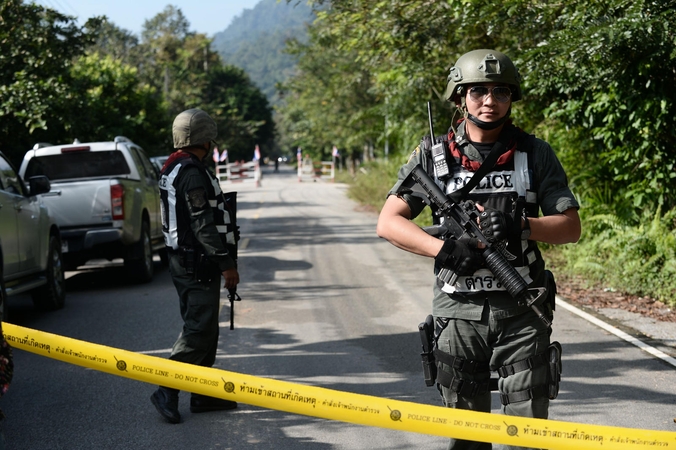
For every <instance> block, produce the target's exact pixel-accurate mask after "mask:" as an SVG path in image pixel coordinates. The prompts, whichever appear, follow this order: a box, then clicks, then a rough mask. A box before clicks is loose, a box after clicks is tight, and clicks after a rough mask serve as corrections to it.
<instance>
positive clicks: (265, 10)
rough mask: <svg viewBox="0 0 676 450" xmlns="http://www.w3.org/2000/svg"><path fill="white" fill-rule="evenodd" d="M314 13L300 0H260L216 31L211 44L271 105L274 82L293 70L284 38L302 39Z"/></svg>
mask: <svg viewBox="0 0 676 450" xmlns="http://www.w3.org/2000/svg"><path fill="white" fill-rule="evenodd" d="M314 17H315V14H314V12H313V10H312V8H311V7H310V6H308V5H307V4H306V3H304V2H302V1H300V0H298V1H292V2H290V3H287V2H286V1H284V0H282V1H281V2H278V1H277V0H261V1H260V2H258V3H257V4H256V5H255V6H254V7H253V8H252V9H245V10H244V11H243V12H242V14H241V15H239V16H235V18H234V19H233V20H232V22H231V23H230V25H229V26H228V27H227V28H226V29H225V30H223V31H221V32H218V33H216V34H215V35H214V37H213V41H212V43H211V48H212V50H213V51H215V52H217V53H218V54H219V55H220V56H221V58H222V59H223V62H224V63H225V64H230V65H234V66H237V67H240V68H241V69H243V70H244V71H245V72H246V73H247V74H248V75H249V78H250V79H251V81H252V82H253V83H254V84H255V85H256V86H257V87H258V88H259V89H260V90H261V91H262V92H263V93H264V94H265V96H266V97H267V98H268V100H269V101H270V103H271V104H272V105H275V104H276V103H278V102H279V98H278V95H277V91H276V88H275V85H276V84H277V83H279V82H283V81H285V80H286V79H287V78H288V77H289V76H291V75H292V74H293V73H294V72H295V66H296V59H295V57H294V56H292V55H289V54H287V53H284V48H285V43H286V40H287V39H290V38H295V39H298V40H300V41H301V42H304V41H305V40H306V38H307V32H306V27H307V25H308V24H309V23H312V21H313V20H314Z"/></svg>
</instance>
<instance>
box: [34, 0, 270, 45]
mask: <svg viewBox="0 0 676 450" xmlns="http://www.w3.org/2000/svg"><path fill="white" fill-rule="evenodd" d="M259 1H260V0H103V1H94V0H34V3H38V4H40V5H43V6H46V7H49V8H52V9H55V10H57V11H59V12H61V13H64V14H67V15H69V16H75V17H77V18H78V23H79V24H80V25H82V24H84V23H85V22H86V20H87V19H88V18H90V17H93V16H104V15H105V16H108V19H109V20H110V21H111V22H113V23H114V24H115V25H117V26H118V27H120V28H124V29H125V30H127V31H131V32H132V33H134V34H136V35H137V36H139V35H140V34H141V27H142V26H143V22H145V21H146V20H148V19H151V18H153V17H154V16H155V15H157V14H158V13H160V12H162V11H163V10H164V8H165V7H166V6H168V5H173V6H175V7H177V8H178V9H180V10H181V11H182V12H183V15H184V16H185V17H186V19H188V22H190V31H196V32H198V33H205V34H206V35H208V36H210V37H213V35H214V34H215V33H218V32H219V31H223V30H225V29H226V28H227V27H228V25H230V23H231V22H232V20H233V19H234V18H235V16H240V15H241V14H242V12H243V11H244V10H245V9H252V8H253V7H254V6H256V4H258V2H259Z"/></svg>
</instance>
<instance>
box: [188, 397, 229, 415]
mask: <svg viewBox="0 0 676 450" xmlns="http://www.w3.org/2000/svg"><path fill="white" fill-rule="evenodd" d="M235 408H237V402H232V401H230V400H223V399H222V398H217V397H208V396H206V395H201V394H192V396H191V397H190V412H191V413H203V412H209V411H227V410H229V409H235Z"/></svg>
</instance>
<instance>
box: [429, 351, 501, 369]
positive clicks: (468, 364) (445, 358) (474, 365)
mask: <svg viewBox="0 0 676 450" xmlns="http://www.w3.org/2000/svg"><path fill="white" fill-rule="evenodd" d="M434 357H435V358H436V359H437V361H441V362H442V363H444V364H446V365H448V366H451V367H452V368H453V369H455V370H457V371H458V372H464V373H469V374H475V373H478V372H489V371H490V366H489V365H488V362H487V361H475V360H472V359H465V358H461V357H460V356H453V355H449V354H448V353H446V352H442V351H441V350H439V349H435V350H434Z"/></svg>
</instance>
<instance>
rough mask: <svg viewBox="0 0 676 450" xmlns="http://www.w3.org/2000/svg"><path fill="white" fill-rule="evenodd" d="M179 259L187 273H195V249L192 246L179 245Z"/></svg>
mask: <svg viewBox="0 0 676 450" xmlns="http://www.w3.org/2000/svg"><path fill="white" fill-rule="evenodd" d="M178 261H179V264H181V267H183V268H184V269H185V273H187V274H188V275H192V274H194V273H195V249H193V248H192V247H179V249H178Z"/></svg>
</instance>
